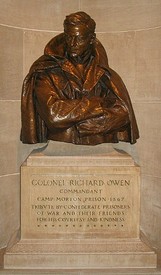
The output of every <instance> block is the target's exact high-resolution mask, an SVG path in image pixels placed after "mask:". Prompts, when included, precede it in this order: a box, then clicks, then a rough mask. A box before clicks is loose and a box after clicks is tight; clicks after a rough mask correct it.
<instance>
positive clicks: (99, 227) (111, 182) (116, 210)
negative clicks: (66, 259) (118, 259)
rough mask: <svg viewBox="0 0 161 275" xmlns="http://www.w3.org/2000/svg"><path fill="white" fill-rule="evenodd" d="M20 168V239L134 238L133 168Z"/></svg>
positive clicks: (135, 192) (135, 194) (135, 171)
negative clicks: (26, 237) (22, 207)
mask: <svg viewBox="0 0 161 275" xmlns="http://www.w3.org/2000/svg"><path fill="white" fill-rule="evenodd" d="M23 169H25V170H26V169H27V173H25V174H27V175H28V176H27V177H25V182H24V183H23V185H22V193H23V194H25V196H24V200H26V207H27V208H26V207H24V209H22V232H23V233H24V236H27V235H28V234H30V236H31V235H33V237H38V238H42V237H46V236H48V238H52V237H53V236H54V235H55V236H57V235H58V234H59V235H60V236H63V235H65V234H69V235H70V234H71V235H72V236H75V237H77V236H78V237H79V236H81V234H85V235H87V236H88V237H89V236H90V235H92V236H93V234H95V236H98V237H105V236H106V235H109V236H112V237H128V236H134V237H136V236H138V231H139V228H138V224H139V210H138V207H139V182H138V173H139V170H138V167H135V166H134V167H131V166H130V167H128V168H127V167H121V168H119V167H92V166H90V167H72V168H70V167H59V168H58V167H43V168H42V167H33V166H32V167H27V166H26V167H25V166H24V167H22V174H23ZM23 194H22V197H23ZM27 194H28V195H27ZM26 198H28V199H26ZM24 216H25V218H24ZM26 218H27V221H28V226H27V227H26V226H25V224H24V226H23V220H25V221H26ZM25 223H26V222H25ZM57 237H58V236H57Z"/></svg>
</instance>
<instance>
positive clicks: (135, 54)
mask: <svg viewBox="0 0 161 275" xmlns="http://www.w3.org/2000/svg"><path fill="white" fill-rule="evenodd" d="M134 43H135V44H134V47H135V51H134V58H135V64H134V66H135V75H134V91H133V93H134V94H136V68H137V62H136V56H137V48H136V45H137V43H136V31H134Z"/></svg>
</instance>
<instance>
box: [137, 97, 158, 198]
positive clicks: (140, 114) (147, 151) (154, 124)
mask: <svg viewBox="0 0 161 275" xmlns="http://www.w3.org/2000/svg"><path fill="white" fill-rule="evenodd" d="M134 107H135V112H136V114H137V119H138V123H139V129H140V139H139V140H138V142H137V145H136V147H137V152H138V155H139V162H138V163H139V165H140V166H141V172H142V173H143V174H146V175H153V176H154V177H161V169H160V163H161V146H160V141H161V127H160V122H159V120H158V118H160V117H161V104H160V102H159V101H153V102H152V103H149V102H140V103H139V102H137V103H135V104H134ZM155 148H156V149H155ZM156 196H157V194H155V197H156ZM155 197H153V200H154V201H155Z"/></svg>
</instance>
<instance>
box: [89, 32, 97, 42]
mask: <svg viewBox="0 0 161 275" xmlns="http://www.w3.org/2000/svg"><path fill="white" fill-rule="evenodd" d="M95 39H96V34H95V33H93V34H92V35H91V41H90V44H93V43H94V42H95Z"/></svg>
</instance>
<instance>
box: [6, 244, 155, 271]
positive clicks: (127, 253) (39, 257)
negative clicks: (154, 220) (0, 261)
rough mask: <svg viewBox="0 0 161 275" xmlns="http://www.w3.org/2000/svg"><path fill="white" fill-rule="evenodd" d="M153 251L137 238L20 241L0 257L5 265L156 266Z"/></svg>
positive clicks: (33, 266) (71, 266) (88, 267)
mask: <svg viewBox="0 0 161 275" xmlns="http://www.w3.org/2000/svg"><path fill="white" fill-rule="evenodd" d="M156 263H157V262H156V255H155V253H154V252H153V251H152V250H151V249H150V248H149V247H147V246H146V245H145V244H144V243H142V242H141V241H139V240H135V241H130V240H128V239H124V240H122V241H107V240H103V241H102V242H101V241H95V240H93V239H92V240H85V241H84V240H80V242H79V243H78V242H75V241H73V240H68V242H67V243H65V242H64V240H63V241H58V242H57V241H55V242H53V243H52V242H50V243H48V242H46V241H42V242H41V244H40V242H39V243H36V241H35V240H34V241H32V242H31V241H25V240H24V241H21V242H19V243H18V244H16V245H15V246H14V247H13V248H11V249H9V250H8V251H7V252H6V254H5V257H4V267H5V268H6V269H7V268H8V269H13V268H14V269H16V268H17V269H19V268H20V269H22V268H23V269H24V268H30V269H34V268H38V267H39V268H42V269H49V268H51V269H60V268H61V269H80V268H81V269H82V270H86V271H87V270H89V269H92V268H94V269H105V268H128V267H129V268H135V267H137V268H141V267H144V268H147V267H148V268H156Z"/></svg>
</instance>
